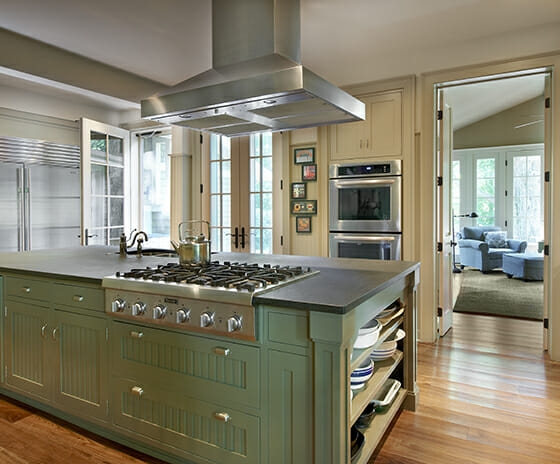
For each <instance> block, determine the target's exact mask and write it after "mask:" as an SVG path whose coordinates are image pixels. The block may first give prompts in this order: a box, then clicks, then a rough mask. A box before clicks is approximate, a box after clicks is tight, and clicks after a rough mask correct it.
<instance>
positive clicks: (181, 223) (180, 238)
mask: <svg viewBox="0 0 560 464" xmlns="http://www.w3.org/2000/svg"><path fill="white" fill-rule="evenodd" d="M193 222H199V223H202V222H205V223H206V227H207V229H208V230H207V232H208V238H210V223H209V222H208V221H205V220H204V219H191V220H189V221H183V222H180V223H179V226H178V232H179V241H181V240H183V239H184V237H183V236H182V235H181V226H182V225H183V224H189V223H193ZM189 231H191V232H192V229H187V232H189Z"/></svg>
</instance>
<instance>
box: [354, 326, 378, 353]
mask: <svg viewBox="0 0 560 464" xmlns="http://www.w3.org/2000/svg"><path fill="white" fill-rule="evenodd" d="M381 328H382V325H381V324H380V323H379V322H378V321H376V320H375V319H372V320H371V321H369V322H368V323H367V324H366V325H365V326H363V327H362V328H361V329H360V330H358V337H357V338H356V341H355V342H354V348H357V349H364V348H369V347H370V346H373V345H375V342H376V341H377V339H378V338H379V332H381Z"/></svg>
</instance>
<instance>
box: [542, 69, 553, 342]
mask: <svg viewBox="0 0 560 464" xmlns="http://www.w3.org/2000/svg"><path fill="white" fill-rule="evenodd" d="M550 78H551V75H550V73H548V74H546V75H545V78H544V98H545V106H544V172H545V182H544V224H545V227H544V245H545V247H546V248H545V250H544V251H545V253H544V269H543V271H544V273H543V279H544V302H543V303H544V304H543V317H544V327H543V348H544V350H548V340H549V337H552V336H553V334H552V333H551V332H550V331H549V330H548V320H549V313H550V308H551V307H552V299H551V289H550V288H549V284H550V277H551V274H550V273H551V268H550V256H549V255H548V247H549V246H550V241H551V240H550V226H551V221H552V215H551V201H550V200H551V188H552V180H551V179H550V175H551V167H552V166H551V165H552V150H551V147H552V144H551V140H552V98H551V94H552V92H551V84H550ZM547 172H548V180H547V174H546V173H547Z"/></svg>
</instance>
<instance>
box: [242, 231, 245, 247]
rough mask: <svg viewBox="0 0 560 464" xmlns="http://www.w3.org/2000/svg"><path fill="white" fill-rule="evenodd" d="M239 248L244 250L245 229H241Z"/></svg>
mask: <svg viewBox="0 0 560 464" xmlns="http://www.w3.org/2000/svg"><path fill="white" fill-rule="evenodd" d="M241 248H242V249H244V248H245V227H242V228H241Z"/></svg>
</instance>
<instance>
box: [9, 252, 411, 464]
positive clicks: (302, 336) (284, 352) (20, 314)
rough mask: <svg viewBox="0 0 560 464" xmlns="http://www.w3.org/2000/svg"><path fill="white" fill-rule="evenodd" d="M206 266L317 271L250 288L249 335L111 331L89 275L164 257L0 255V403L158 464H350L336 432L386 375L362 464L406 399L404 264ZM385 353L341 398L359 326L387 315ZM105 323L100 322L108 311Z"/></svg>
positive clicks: (146, 327) (97, 280)
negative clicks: (391, 398)
mask: <svg viewBox="0 0 560 464" xmlns="http://www.w3.org/2000/svg"><path fill="white" fill-rule="evenodd" d="M212 259H213V260H219V261H231V262H234V261H243V262H250V263H261V264H262V263H271V264H279V265H282V266H283V265H303V266H309V267H311V268H312V269H313V270H314V271H319V272H318V273H317V274H314V275H312V276H310V277H306V278H304V279H301V280H298V281H294V282H293V283H289V284H288V285H285V286H281V287H278V288H276V289H271V290H269V291H266V292H263V293H255V295H254V296H253V298H252V305H253V306H254V308H255V311H254V319H255V321H254V322H255V337H254V340H243V339H231V338H227V337H224V336H220V335H217V334H215V333H211V332H209V333H204V331H203V329H200V328H199V329H197V330H195V331H186V330H180V329H177V328H174V327H160V326H156V327H154V326H153V325H150V324H146V323H145V322H143V321H141V320H140V321H135V320H121V319H117V318H114V317H113V316H112V315H111V314H107V313H106V309H105V308H106V307H107V305H108V304H109V303H110V302H108V301H106V296H105V290H104V289H103V288H102V287H101V282H102V279H103V278H104V277H106V276H108V275H113V274H114V273H115V272H117V271H119V272H124V271H128V270H130V269H132V268H135V267H136V268H138V267H142V268H143V267H146V266H151V267H155V266H157V265H158V264H164V263H168V262H170V261H173V260H175V261H176V258H175V259H173V258H169V257H164V258H159V257H146V256H144V257H140V258H139V257H136V256H127V257H120V256H119V255H118V254H116V253H115V249H114V248H108V247H84V248H80V249H67V250H52V251H37V252H25V253H8V254H1V255H0V276H1V277H0V279H1V281H2V282H1V287H0V288H1V289H2V293H1V298H2V307H4V317H3V318H2V336H3V339H2V363H3V369H2V379H1V380H2V385H1V391H2V393H4V394H6V395H8V396H12V397H14V398H16V399H18V400H20V401H23V402H27V403H29V404H31V405H33V406H35V407H38V408H40V409H43V410H46V411H47V412H50V413H52V414H55V415H57V416H59V417H62V418H63V419H66V420H68V421H70V422H72V423H75V424H77V425H79V426H81V427H84V428H86V429H88V430H91V431H93V432H95V433H98V434H100V435H103V436H106V437H109V438H111V439H113V440H115V441H118V442H121V443H124V444H126V445H128V446H131V447H133V448H136V449H139V450H140V451H143V452H146V453H148V454H152V455H154V456H157V457H159V458H162V459H164V460H167V461H169V462H173V463H184V462H189V463H191V462H192V463H287V462H290V463H302V464H304V463H305V464H308V463H317V464H325V463H332V464H339V463H346V462H348V463H349V462H350V427H351V426H352V424H353V423H354V422H355V420H356V419H357V417H358V416H359V415H360V412H361V411H362V410H363V409H364V408H365V406H366V405H367V404H368V403H369V400H370V399H371V398H372V397H373V396H374V395H375V393H376V392H377V390H379V388H381V386H382V384H383V383H384V382H385V380H386V379H387V378H389V377H391V378H397V379H399V380H400V381H401V383H402V387H403V388H401V390H400V391H399V393H398V395H397V398H396V400H395V402H394V403H393V404H392V406H391V407H390V408H389V409H388V410H387V411H386V412H384V413H383V414H378V415H377V416H376V417H375V418H374V420H373V421H372V423H371V425H370V426H369V428H368V429H366V430H365V431H364V435H365V443H364V446H363V448H362V450H361V452H360V454H359V455H358V456H357V457H356V459H355V460H354V461H353V462H356V463H366V462H367V460H368V457H369V455H371V453H372V452H373V451H374V449H375V447H376V446H377V445H378V443H379V442H380V440H381V438H382V436H383V434H384V433H385V431H386V429H387V428H388V426H389V425H390V423H391V420H392V419H393V418H394V417H395V415H396V414H397V413H398V411H399V410H400V409H401V408H403V407H404V408H407V409H410V410H414V409H415V406H416V403H417V387H416V351H415V345H416V340H415V333H416V327H415V318H416V312H415V304H416V286H417V284H418V274H419V272H418V267H419V266H418V265H417V264H414V263H407V262H400V261H391V262H387V261H367V260H348V259H328V258H315V257H298V256H270V255H269V256H266V255H265V256H263V255H247V254H233V253H222V254H216V255H213V256H212ZM395 303H396V304H399V305H400V306H402V307H404V313H403V317H402V318H400V319H397V320H395V321H394V322H393V323H391V324H389V325H388V326H387V327H384V330H383V331H382V333H381V337H380V338H381V340H380V341H382V340H383V339H384V338H386V337H387V336H389V335H390V334H391V333H392V332H394V330H396V328H398V327H399V326H402V327H403V328H404V330H405V331H406V333H407V336H406V338H405V339H404V340H403V341H402V342H399V345H400V346H399V350H398V351H397V352H396V353H395V355H393V357H392V358H390V359H389V360H387V361H383V362H381V363H376V369H375V371H374V375H373V377H372V378H371V379H370V381H369V382H368V383H367V386H366V388H365V389H363V390H361V391H359V392H357V393H356V394H355V395H354V397H353V398H351V391H350V373H351V372H352V370H353V369H355V368H356V367H357V366H359V365H360V364H361V363H362V362H363V361H364V360H366V359H367V358H368V357H369V354H370V352H371V348H370V349H364V350H353V349H352V346H353V345H354V341H355V339H356V337H357V335H358V330H359V328H360V327H362V326H363V325H365V324H366V323H367V322H368V321H369V320H370V319H372V318H373V317H374V316H375V315H377V314H378V313H379V312H381V311H382V310H384V309H385V308H386V307H388V306H390V305H392V304H395ZM109 313H110V311H109Z"/></svg>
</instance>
